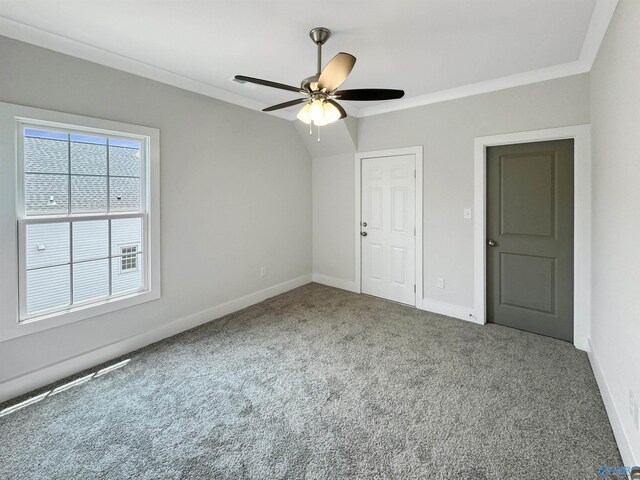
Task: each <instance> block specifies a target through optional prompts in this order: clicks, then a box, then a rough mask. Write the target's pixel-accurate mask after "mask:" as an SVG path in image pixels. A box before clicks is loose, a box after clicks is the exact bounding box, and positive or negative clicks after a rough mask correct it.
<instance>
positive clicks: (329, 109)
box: [323, 102, 342, 123]
mask: <svg viewBox="0 0 640 480" xmlns="http://www.w3.org/2000/svg"><path fill="white" fill-rule="evenodd" d="M323 107H324V119H325V120H326V122H327V123H333V122H335V121H337V120H340V117H341V116H342V114H341V113H340V110H338V109H337V108H336V106H335V105H333V104H332V103H329V102H324V105H323Z"/></svg>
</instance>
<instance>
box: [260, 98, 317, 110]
mask: <svg viewBox="0 0 640 480" xmlns="http://www.w3.org/2000/svg"><path fill="white" fill-rule="evenodd" d="M308 101H309V99H308V98H296V99H295V100H290V101H288V102H284V103H279V104H277V105H272V106H270V107H267V108H263V109H262V111H263V112H272V111H274V110H280V109H281V108H287V107H293V106H294V105H298V104H300V103H304V102H308Z"/></svg>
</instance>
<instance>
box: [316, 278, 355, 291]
mask: <svg viewBox="0 0 640 480" xmlns="http://www.w3.org/2000/svg"><path fill="white" fill-rule="evenodd" d="M313 281H314V282H316V283H321V284H322V285H328V286H330V287H335V288H340V289H341V290H347V291H349V292H354V293H360V290H358V287H357V286H356V282H354V281H353V280H345V279H343V278H337V277H330V276H329V275H322V274H321V273H314V274H313Z"/></svg>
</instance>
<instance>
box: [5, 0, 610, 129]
mask: <svg viewBox="0 0 640 480" xmlns="http://www.w3.org/2000/svg"><path fill="white" fill-rule="evenodd" d="M617 5H618V0H597V1H596V5H595V8H594V10H593V14H592V16H591V22H590V24H589V29H588V30H587V34H586V35H585V39H584V42H583V46H582V50H581V53H580V57H579V59H577V60H575V61H573V62H567V63H563V64H560V65H553V66H550V67H546V68H541V69H537V70H531V71H528V72H522V73H517V74H514V75H508V76H505V77H500V78H494V79H490V80H486V81H482V82H478V83H472V84H468V85H464V86H462V87H457V88H452V89H447V90H441V91H438V92H432V93H428V94H425V95H418V96H416V97H409V98H404V99H401V100H396V101H391V102H385V103H383V104H380V105H373V106H370V107H364V108H362V107H361V108H356V107H353V106H349V112H350V115H352V116H355V117H368V116H371V115H378V114H380V113H386V112H393V111H396V110H404V109H407V108H413V107H419V106H422V105H430V104H433V103H439V102H444V101H447V100H453V99H457V98H464V97H469V96H472V95H478V94H482V93H488V92H495V91H497V90H503V89H505V88H512V87H518V86H522V85H529V84H532V83H537V82H543V81H545V80H552V79H555V78H562V77H568V76H571V75H578V74H580V73H585V72H588V71H590V70H591V66H592V65H593V61H594V59H595V56H596V54H597V52H598V49H599V48H600V45H601V43H602V40H603V38H604V35H605V33H606V31H607V28H608V26H609V22H610V21H611V17H612V16H613V13H614V11H615V9H616V6H617ZM0 34H1V35H4V36H7V37H10V38H14V39H16V40H20V41H23V42H27V43H30V44H33V45H37V46H40V47H44V48H48V49H51V50H55V51H57V52H61V53H64V54H67V55H72V56H74V57H77V58H82V59H84V60H88V61H90V62H94V63H98V64H100V65H105V66H108V67H111V68H115V69H118V70H121V71H124V72H129V73H133V74H135V75H139V76H141V77H145V78H149V79H152V80H155V81H158V82H162V83H165V84H167V85H173V86H174V87H178V88H182V89H184V90H189V91H192V92H196V93H199V94H201V95H206V96H208V97H212V98H217V99H218V100H222V101H225V102H229V103H233V104H235V105H239V106H241V107H246V108H250V109H252V110H261V109H262V108H264V107H265V106H266V105H265V104H262V103H260V102H258V101H256V100H253V99H250V98H247V97H244V96H242V95H239V94H236V93H232V92H229V91H227V90H223V89H221V88H218V87H214V86H213V85H209V84H206V83H203V82H200V81H197V80H193V79H191V78H188V77H185V76H184V75H179V74H177V73H173V72H170V71H168V70H165V69H162V68H159V67H156V66H153V65H149V64H147V63H143V62H140V61H138V60H134V59H132V58H128V57H125V56H123V55H119V54H116V53H113V52H109V51H106V50H103V49H101V48H98V47H94V46H91V45H87V44H85V43H82V42H79V41H77V40H72V39H70V38H67V37H64V36H62V35H58V34H55V33H52V32H48V31H45V30H42V29H39V28H36V27H32V26H30V25H27V24H25V23H21V22H17V21H15V20H11V19H8V18H6V17H0ZM269 113H270V114H271V115H275V116H278V117H281V118H285V119H288V120H291V121H297V120H296V118H295V112H287V111H274V112H269Z"/></svg>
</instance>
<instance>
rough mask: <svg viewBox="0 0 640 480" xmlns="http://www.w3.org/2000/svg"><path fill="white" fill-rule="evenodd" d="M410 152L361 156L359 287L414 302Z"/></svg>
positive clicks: (413, 163)
mask: <svg viewBox="0 0 640 480" xmlns="http://www.w3.org/2000/svg"><path fill="white" fill-rule="evenodd" d="M415 170H416V161H415V155H399V156H393V157H377V158H363V159H362V179H361V181H362V203H361V205H362V212H361V227H360V232H361V237H360V240H361V242H362V257H361V258H362V293H367V294H369V295H375V296H376V297H382V298H386V299H389V300H394V301H396V302H401V303H406V304H409V305H415V304H416V294H415V274H416V272H415V255H416V248H415V244H416V241H415V239H416V237H415V233H416V232H415V226H416V211H415V197H416V179H415Z"/></svg>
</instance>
